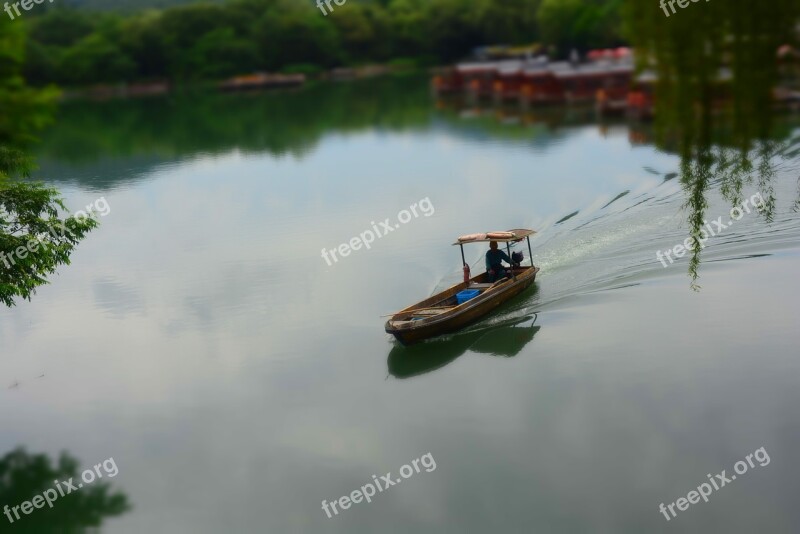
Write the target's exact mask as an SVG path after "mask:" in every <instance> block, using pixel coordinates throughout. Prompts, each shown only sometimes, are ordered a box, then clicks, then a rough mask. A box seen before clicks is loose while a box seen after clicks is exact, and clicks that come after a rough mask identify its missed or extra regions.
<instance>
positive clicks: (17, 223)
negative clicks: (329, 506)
mask: <svg viewBox="0 0 800 534" xmlns="http://www.w3.org/2000/svg"><path fill="white" fill-rule="evenodd" d="M23 50H24V40H23V36H22V31H21V26H20V25H19V24H7V23H5V22H4V23H2V24H0V110H2V113H0V303H3V304H5V305H7V306H12V305H13V304H14V298H15V297H22V298H28V299H29V298H30V297H31V295H32V294H33V293H34V292H35V291H36V288H37V287H38V286H40V285H42V284H45V283H47V280H46V276H47V275H49V274H52V273H53V272H55V270H56V268H57V267H58V266H59V265H62V264H65V263H69V256H70V254H71V252H72V250H73V249H74V247H75V246H76V245H77V243H78V242H79V241H80V240H81V239H83V237H84V236H85V235H86V233H87V232H89V231H90V230H91V229H92V228H94V227H95V226H96V225H97V223H96V222H95V221H94V220H91V219H88V220H78V219H75V218H72V217H70V218H67V219H65V220H62V219H61V218H60V216H59V210H62V211H65V207H64V205H63V203H62V202H61V199H60V197H59V195H58V192H57V191H56V190H54V189H50V188H45V187H43V186H41V185H38V184H31V183H26V182H20V181H17V180H13V179H12V178H15V177H18V176H24V177H27V176H28V174H29V172H30V169H31V166H32V165H31V162H30V160H29V159H28V157H27V155H26V153H25V151H24V149H25V147H26V146H27V145H28V144H29V143H30V142H31V140H32V139H33V135H34V134H35V133H36V131H37V130H39V129H40V128H41V127H42V126H43V124H45V123H46V122H47V121H48V119H49V117H50V116H51V113H52V104H53V101H54V97H55V91H54V90H52V89H46V90H33V89H30V88H28V87H26V85H25V81H24V80H23V79H22V77H21V76H20V74H19V72H20V69H21V66H22V61H23Z"/></svg>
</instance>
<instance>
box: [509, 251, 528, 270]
mask: <svg viewBox="0 0 800 534" xmlns="http://www.w3.org/2000/svg"><path fill="white" fill-rule="evenodd" d="M524 259H525V255H524V254H523V253H522V252H512V253H511V263H513V264H514V267H519V266H520V264H521V263H522V260H524Z"/></svg>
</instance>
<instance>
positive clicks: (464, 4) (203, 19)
mask: <svg viewBox="0 0 800 534" xmlns="http://www.w3.org/2000/svg"><path fill="white" fill-rule="evenodd" d="M84 3H85V4H87V5H94V4H91V3H90V2H89V0H85V2H84ZM101 3H102V2H100V1H99V0H97V4H98V6H99V4H101ZM621 6H622V0H588V1H587V0H506V1H504V2H497V1H496V0H382V1H378V0H374V1H358V0H349V1H348V2H346V3H345V4H344V5H342V6H336V5H335V4H334V7H335V10H334V11H333V12H332V13H329V14H327V15H325V14H323V13H322V12H321V10H320V9H318V8H317V7H316V6H315V4H314V3H313V2H311V1H307V2H306V1H303V2H299V1H298V0H232V1H229V2H226V3H223V4H214V3H205V2H204V3H195V4H190V5H180V6H174V7H168V8H166V9H143V10H139V11H136V12H132V13H120V12H107V11H100V12H98V11H92V10H89V9H73V8H67V7H62V6H59V7H54V8H48V9H44V8H45V6H44V5H43V6H37V9H39V8H40V7H41V8H43V9H41V11H39V12H35V13H33V14H32V15H31V16H28V17H26V19H25V25H26V26H27V47H26V48H27V61H26V66H25V75H26V77H27V79H28V80H29V81H30V82H31V83H33V84H36V85H44V84H48V83H57V84H59V85H64V86H79V85H86V84H92V83H113V82H121V81H133V80H155V79H171V80H174V81H191V80H201V79H220V78H224V77H228V76H231V75H236V74H242V73H249V72H255V71H284V72H305V73H314V72H316V71H319V70H322V69H329V68H332V67H337V66H352V65H359V64H365V63H375V62H380V63H386V62H391V61H399V62H402V63H403V64H404V65H419V66H429V65H437V64H444V63H448V62H452V61H454V60H458V59H460V58H463V57H465V56H467V55H468V54H469V53H470V51H471V50H473V49H474V48H475V47H478V46H481V45H487V44H497V43H502V44H510V45H514V44H532V43H540V44H544V45H546V46H548V47H549V50H551V51H552V52H553V53H556V54H560V55H565V54H567V53H569V51H570V50H571V49H572V48H573V47H574V48H577V49H578V50H585V49H588V48H593V47H604V46H616V45H618V44H622V43H623V42H624V38H623V35H622V22H621V21H622V16H621Z"/></svg>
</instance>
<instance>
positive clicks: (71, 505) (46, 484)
mask: <svg viewBox="0 0 800 534" xmlns="http://www.w3.org/2000/svg"><path fill="white" fill-rule="evenodd" d="M101 472H102V470H101ZM80 477H81V471H80V469H79V466H78V462H77V460H75V459H74V458H72V457H71V456H69V455H68V454H67V453H62V454H61V457H60V458H59V459H58V462H57V463H56V464H55V465H53V462H51V460H50V458H49V457H47V456H46V455H44V454H38V455H32V454H28V453H27V452H25V450H24V449H16V450H14V451H11V452H10V453H8V454H6V455H5V456H4V457H3V458H0V506H6V505H7V506H9V507H14V506H18V505H21V504H22V503H23V502H25V501H30V500H31V499H33V498H34V497H35V496H36V495H41V494H42V493H44V492H45V491H46V490H49V489H53V488H54V487H55V481H66V480H69V479H70V478H72V479H73V483H74V484H75V485H76V486H77V484H78V481H80V480H81V478H80ZM129 509H130V505H129V504H128V498H127V497H126V496H125V495H124V494H122V493H111V491H110V488H109V485H108V484H107V483H105V482H103V481H100V480H96V481H94V482H93V483H92V484H85V485H84V487H82V488H80V489H77V490H75V491H72V492H70V493H69V494H68V495H64V496H63V497H61V496H60V495H59V496H58V499H57V500H55V501H53V507H52V508H50V507H49V506H47V505H46V504H45V505H44V507H43V508H40V509H34V511H33V512H32V513H31V514H30V515H23V513H22V512H21V511H18V514H19V515H20V519H16V517H15V516H14V515H13V512H12V518H13V519H14V524H13V526H9V525H7V522H8V519H7V518H6V517H5V516H3V515H0V524H2V525H6V526H5V527H4V528H2V529H0V530H2V531H4V532H5V531H13V532H42V533H46V532H53V533H55V532H61V533H63V532H85V531H86V529H87V528H89V527H99V526H100V525H101V524H102V522H103V519H105V518H108V517H114V516H118V515H121V514H123V513H125V512H126V511H128V510H129Z"/></svg>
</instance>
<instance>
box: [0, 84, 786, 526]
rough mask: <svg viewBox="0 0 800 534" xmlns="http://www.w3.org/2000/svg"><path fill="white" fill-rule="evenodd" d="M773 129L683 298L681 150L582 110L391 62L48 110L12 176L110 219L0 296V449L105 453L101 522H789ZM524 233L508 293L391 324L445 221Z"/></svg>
mask: <svg viewBox="0 0 800 534" xmlns="http://www.w3.org/2000/svg"><path fill="white" fill-rule="evenodd" d="M798 125H800V118H798V117H796V116H795V117H794V118H792V117H789V118H786V117H784V118H782V119H780V125H779V128H778V129H779V131H780V132H781V133H780V136H781V137H784V138H786V139H788V143H789V147H790V149H789V151H788V152H787V153H788V154H789V155H790V156H791V157H788V158H776V159H775V175H774V177H773V179H772V181H771V182H770V186H771V187H772V188H773V190H774V193H775V196H776V198H777V201H776V206H775V216H774V220H773V221H772V222H771V223H767V222H766V221H765V218H764V217H763V216H761V215H759V214H757V213H754V212H753V213H749V214H744V215H743V216H742V217H741V219H740V220H738V221H734V222H732V223H731V224H730V226H729V227H728V228H727V229H725V230H724V231H722V232H721V233H720V234H719V235H718V236H716V237H712V238H710V239H709V240H708V242H707V247H706V249H705V250H704V251H703V253H702V260H703V261H702V264H701V266H700V279H699V284H700V285H701V286H702V289H701V290H700V291H699V292H695V291H692V290H691V289H690V287H689V284H690V279H689V277H688V275H687V271H688V257H686V256H684V257H683V258H678V259H677V260H675V262H674V263H673V264H669V262H667V264H668V267H666V268H665V267H664V266H663V265H662V264H661V263H660V262H659V261H658V259H657V258H656V252H657V251H663V250H667V249H672V248H673V247H674V246H675V245H678V244H680V243H682V242H683V241H684V239H685V238H686V237H687V217H688V212H687V211H686V210H685V209H684V208H683V206H684V203H685V194H684V192H683V190H682V188H681V184H680V180H679V179H678V178H675V174H674V173H677V172H678V171H679V163H680V162H679V158H678V157H677V156H676V155H675V154H673V153H669V152H668V151H661V150H659V149H657V148H656V147H655V146H653V144H652V142H651V141H650V138H651V134H650V132H649V128H648V127H647V126H629V125H627V124H626V123H624V122H620V123H613V122H612V123H609V124H598V123H597V122H596V121H595V119H594V117H593V113H592V110H591V109H571V110H555V111H545V110H532V111H529V112H527V113H520V112H519V111H515V110H513V109H493V108H492V107H490V106H486V107H484V108H482V109H481V108H476V107H474V106H469V105H467V104H464V103H459V102H454V101H442V102H436V101H435V100H434V99H433V98H432V97H431V96H430V95H429V94H428V89H427V83H426V80H424V79H419V78H415V77H409V78H398V79H380V80H372V81H363V82H353V83H347V84H338V85H337V84H320V85H315V86H312V87H309V88H306V89H303V90H300V91H293V92H281V93H265V94H257V95H212V96H209V95H205V96H204V95H183V96H174V97H170V98H167V99H155V100H141V101H133V102H122V101H115V102H106V103H72V104H68V105H65V106H64V107H63V108H62V110H61V112H60V115H59V118H58V122H57V123H56V124H55V125H53V127H52V128H51V129H50V130H49V131H48V132H47V133H46V135H45V136H44V138H43V139H42V143H41V145H40V146H39V156H38V157H39V163H40V171H39V173H38V175H37V176H38V177H39V178H40V179H42V180H45V181H46V182H48V183H50V184H51V185H53V186H55V187H58V188H59V189H60V190H62V191H63V194H64V196H65V198H66V199H67V204H68V205H69V206H70V207H71V208H73V209H75V210H77V209H80V208H81V207H83V206H85V205H87V204H88V203H90V202H92V201H94V200H95V199H97V198H99V197H104V198H105V199H106V201H107V202H108V204H109V206H110V207H111V212H110V213H109V214H108V215H107V216H106V217H103V218H102V219H101V227H100V228H99V229H98V230H96V231H95V232H93V233H92V234H90V236H89V237H88V238H87V239H86V241H85V242H84V243H82V244H81V245H80V246H79V248H78V250H77V252H76V254H75V255H74V257H73V263H72V265H70V266H66V267H63V268H61V269H60V271H59V275H58V276H55V277H53V279H52V283H51V285H49V286H46V287H45V288H43V289H41V290H40V291H39V292H38V294H37V295H36V297H35V298H34V299H33V301H32V302H30V303H28V302H22V303H20V304H19V305H18V306H17V307H16V308H14V309H11V310H0V352H2V355H3V358H2V359H0V375H1V376H2V378H3V383H1V384H0V386H2V389H0V399H2V400H1V402H2V407H3V409H2V411H1V412H0V427H2V428H3V431H2V433H0V452H3V453H5V452H7V451H10V450H12V449H14V448H15V447H17V446H24V447H26V449H27V450H28V451H29V452H37V453H39V452H42V453H46V454H48V455H49V456H51V457H55V456H57V454H58V453H59V451H68V452H69V453H70V454H71V455H73V456H75V457H76V458H78V459H79V460H80V462H81V465H82V466H91V465H93V464H95V463H98V462H101V461H102V460H104V459H106V458H109V457H113V458H114V459H115V461H116V464H117V466H118V468H119V474H118V476H116V477H115V478H114V479H113V480H112V487H113V488H115V489H117V490H119V491H121V492H123V493H124V494H126V495H127V496H128V499H129V501H130V502H131V504H132V505H133V509H132V510H131V511H130V512H128V513H126V514H125V515H122V516H120V517H119V518H115V519H112V520H109V521H107V522H105V523H104V526H103V529H102V530H103V531H104V532H115V533H140V532H170V533H174V532H209V533H214V532H270V533H276V534H283V533H289V532H292V533H294V532H303V533H304V532H313V533H316V532H341V533H353V532H359V533H362V532H363V533H373V532H392V533H395V532H396V533H411V532H414V533H422V532H425V533H427V532H430V533H433V532H436V533H439V532H452V533H487V532H514V533H516V532H559V533H560V532H569V533H572V532H608V533H619V532H626V533H627V532H630V533H642V532H704V533H705V532H754V531H760V532H771V533H793V532H798V531H800V511H798V508H797V502H796V501H797V495H798V494H799V493H800V410H798V406H800V387H798V386H800V359H798V348H797V347H798V342H800V329H798V317H800V303H799V302H798V298H797V289H798V287H800V285H798V271H800V215H799V214H798V213H797V212H795V211H793V209H792V207H793V204H794V203H795V202H796V201H797V199H798V175H800V164H798V161H797V158H796V157H795V156H794V154H795V153H796V149H797V147H798V146H800V141H798V137H797V135H798V133H800V129H797V126H798ZM792 134H794V137H792ZM793 150H794V151H795V152H792V151H793ZM759 187H760V186H759V184H758V183H757V181H755V182H753V183H751V184H749V185H746V186H745V187H744V190H743V193H744V195H745V197H746V198H750V196H751V195H753V194H755V193H758V192H760V191H759ZM718 189H719V188H718V187H717V185H716V184H715V185H713V186H712V188H711V190H710V191H709V192H708V198H709V207H708V210H707V212H706V215H707V219H708V220H709V222H710V221H711V220H715V219H717V217H718V216H722V218H723V220H724V221H728V220H730V216H729V210H730V208H731V206H730V204H729V203H727V202H726V201H725V200H723V199H722V196H721V195H720V192H719V190H718ZM765 194H766V193H765ZM424 199H427V201H425V204H424V205H428V206H430V208H431V209H430V210H429V211H427V212H426V213H422V211H421V210H420V209H419V208H418V209H417V212H418V216H417V217H413V216H411V217H405V216H404V215H401V217H405V218H406V219H410V220H407V222H404V223H402V224H401V223H399V222H398V214H399V213H400V212H401V211H402V210H405V209H408V208H409V207H410V206H411V205H412V204H414V203H419V202H420V201H421V200H424ZM615 199H616V200H615ZM575 212H577V213H575ZM571 214H574V215H572V216H571V217H569V218H567V216H569V215H571ZM426 215H429V216H426ZM387 219H388V223H389V225H390V226H392V227H394V228H393V230H392V232H391V233H388V234H387V235H385V236H383V237H381V238H379V239H376V240H375V241H374V243H373V244H372V246H371V248H370V249H369V250H366V249H363V248H362V249H361V250H357V251H353V252H352V253H351V254H349V255H348V256H347V257H343V258H341V259H340V260H339V261H338V262H335V263H333V264H332V265H328V264H327V263H326V261H325V260H324V259H323V258H322V254H321V251H322V249H323V248H324V249H326V250H331V249H335V248H337V247H338V246H339V245H340V244H342V243H347V242H349V241H350V240H351V238H353V237H355V236H358V235H359V234H360V233H362V232H364V231H365V230H369V229H371V228H372V227H373V224H375V225H379V226H380V222H381V221H386V220H387ZM520 227H524V228H534V229H536V230H538V231H539V233H538V235H537V236H536V237H535V238H534V239H533V240H532V244H533V247H534V257H533V260H534V263H535V264H536V265H537V266H539V267H541V273H540V275H539V277H538V279H537V282H536V284H535V287H534V288H532V289H530V290H528V291H527V292H526V293H524V294H523V295H522V296H520V297H519V298H516V299H515V300H513V301H512V302H510V303H508V304H507V305H506V306H504V307H503V308H501V310H500V311H499V312H498V313H496V314H494V315H492V316H491V317H489V318H487V319H485V320H484V321H482V322H480V323H478V324H476V325H474V326H472V327H470V328H468V329H466V330H465V331H464V332H462V333H459V334H456V335H451V336H448V337H446V338H443V339H439V340H436V341H434V342H430V343H426V344H424V345H421V346H418V347H412V348H403V347H399V346H397V345H396V344H395V342H394V341H393V340H392V339H390V338H389V337H388V336H387V335H386V334H385V333H384V331H383V323H384V321H385V318H383V317H382V316H383V315H385V314H388V313H391V312H392V311H395V310H398V309H400V308H402V307H405V306H407V305H409V304H411V303H413V302H416V301H418V300H420V299H422V298H424V297H426V296H428V295H430V294H431V293H432V292H434V291H435V290H437V289H441V288H444V287H446V286H448V285H450V284H452V283H456V282H457V281H458V280H459V279H460V277H461V268H460V264H461V259H460V255H459V251H458V248H457V247H453V246H451V243H452V242H453V241H454V239H455V238H456V237H457V236H458V235H461V234H465V233H472V232H479V231H487V230H504V229H507V228H520ZM520 249H521V250H524V252H525V255H526V257H527V248H524V249H522V248H520ZM466 252H467V254H468V261H469V262H470V263H471V264H472V265H473V272H478V271H479V270H480V269H481V265H482V257H483V254H484V252H485V246H484V245H482V244H479V245H473V246H471V247H467V249H466ZM673 259H674V258H673ZM42 375H43V376H42ZM761 447H764V448H765V451H766V452H767V453H768V455H769V458H770V462H769V463H768V465H765V466H761V465H760V464H759V463H758V462H756V463H755V467H753V468H750V469H749V470H748V471H747V473H746V474H741V475H739V476H738V477H737V479H736V480H735V481H732V482H731V483H730V484H728V485H727V486H726V487H724V488H720V489H719V490H718V491H714V492H713V493H712V494H711V496H710V497H709V502H707V503H706V502H703V501H702V500H701V501H700V502H699V503H697V504H692V505H691V506H689V508H688V510H686V511H682V512H679V513H678V514H677V517H676V518H674V519H672V520H670V521H667V520H666V519H665V517H664V516H663V515H662V514H661V512H659V505H660V504H661V503H666V504H670V503H673V502H675V501H677V499H678V498H680V497H686V495H687V493H688V492H690V491H691V490H693V489H696V488H697V487H698V486H699V485H700V484H702V483H704V482H707V481H708V478H707V474H712V475H713V474H716V473H720V472H721V471H722V470H723V469H724V470H726V471H727V473H728V477H730V475H731V474H732V473H733V472H734V464H736V462H737V461H739V460H743V459H744V458H745V457H746V455H748V454H751V453H753V452H754V451H756V450H757V449H759V448H761ZM427 453H430V456H431V457H432V458H433V459H434V460H435V465H436V468H435V469H431V470H430V471H428V470H426V469H422V470H421V471H420V472H419V473H415V474H414V475H413V476H410V477H409V478H408V479H402V481H404V482H406V483H405V484H399V485H395V486H392V487H389V488H386V490H385V491H383V492H380V493H378V494H376V495H375V496H374V497H373V498H372V502H371V503H367V502H360V503H358V504H353V505H352V506H350V508H349V509H347V510H342V511H341V512H340V513H339V514H338V515H334V517H332V518H330V519H329V518H328V517H327V515H326V513H325V511H323V509H322V507H321V503H322V501H323V500H326V501H327V502H331V501H336V500H338V499H339V498H340V497H341V496H343V495H349V494H350V493H351V492H352V491H353V490H357V489H359V488H360V487H361V486H364V485H365V484H367V483H371V482H372V481H373V475H376V477H377V478H380V477H381V476H382V475H384V474H386V473H390V472H391V473H392V478H399V476H398V473H399V471H400V468H401V467H402V466H403V465H404V464H407V463H410V462H411V461H412V460H414V459H417V458H420V457H422V456H423V455H425V454H427ZM429 458H430V457H429ZM3 504H6V503H0V506H1V505H3ZM8 504H12V503H8ZM13 504H19V503H13ZM57 506H64V507H67V506H69V501H67V500H66V499H65V500H64V501H61V502H59V503H58V504H57ZM0 519H1V518H0ZM23 521H24V520H23ZM0 524H2V525H4V526H3V527H2V528H0V530H2V531H5V529H6V528H11V529H12V530H10V531H15V530H13V528H16V526H15V527H13V528H12V527H10V526H9V525H5V523H4V521H0ZM22 524H23V523H22V522H21V523H20V526H21V525H22Z"/></svg>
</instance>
